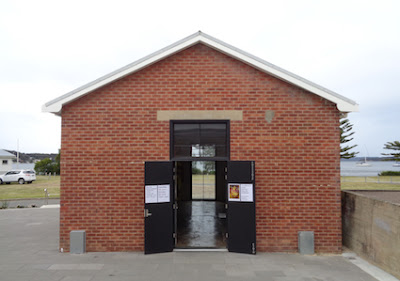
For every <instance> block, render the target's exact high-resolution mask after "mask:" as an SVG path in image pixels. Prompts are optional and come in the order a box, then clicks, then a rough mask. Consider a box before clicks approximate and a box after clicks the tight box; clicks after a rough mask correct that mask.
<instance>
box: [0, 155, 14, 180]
mask: <svg viewBox="0 0 400 281" xmlns="http://www.w3.org/2000/svg"><path fill="white" fill-rule="evenodd" d="M15 158H16V157H15V155H14V154H11V153H10V152H7V151H5V150H4V149H0V175H2V174H4V173H5V172H7V171H9V170H11V169H12V162H13V159H15Z"/></svg>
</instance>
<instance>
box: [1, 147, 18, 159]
mask: <svg viewBox="0 0 400 281" xmlns="http://www.w3.org/2000/svg"><path fill="white" fill-rule="evenodd" d="M0 157H12V158H16V157H15V155H14V154H12V153H10V152H8V151H6V150H5V149H1V148H0Z"/></svg>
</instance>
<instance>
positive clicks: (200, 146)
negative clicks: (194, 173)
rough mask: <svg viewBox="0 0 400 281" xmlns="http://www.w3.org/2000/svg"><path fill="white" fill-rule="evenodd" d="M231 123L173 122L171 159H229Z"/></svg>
mask: <svg viewBox="0 0 400 281" xmlns="http://www.w3.org/2000/svg"><path fill="white" fill-rule="evenodd" d="M228 125H229V123H228V122H227V121H223V122H210V123H208V122H206V121H204V122H193V123H188V122H184V123H181V122H178V121H175V122H174V121H172V122H171V134H172V146H171V158H172V159H174V160H178V159H179V160H183V159H186V160H194V159H225V160H227V159H228V157H229V147H228V134H229V128H228Z"/></svg>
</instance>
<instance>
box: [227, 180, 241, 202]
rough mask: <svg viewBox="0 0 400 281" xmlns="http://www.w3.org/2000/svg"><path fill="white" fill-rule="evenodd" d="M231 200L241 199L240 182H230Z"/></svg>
mask: <svg viewBox="0 0 400 281" xmlns="http://www.w3.org/2000/svg"><path fill="white" fill-rule="evenodd" d="M228 191H229V201H240V184H236V183H230V184H229V190H228Z"/></svg>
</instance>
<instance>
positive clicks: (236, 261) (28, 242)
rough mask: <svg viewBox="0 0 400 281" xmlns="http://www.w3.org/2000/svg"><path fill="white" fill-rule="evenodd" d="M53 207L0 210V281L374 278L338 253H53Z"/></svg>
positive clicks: (56, 216) (55, 240)
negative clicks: (324, 254)
mask: <svg viewBox="0 0 400 281" xmlns="http://www.w3.org/2000/svg"><path fill="white" fill-rule="evenodd" d="M58 224H59V209H57V208H55V209H54V208H53V209H52V208H46V209H39V208H29V209H8V210H0V280H2V281H13V280H18V281H25V280H29V281H35V280H37V281H39V280H40V281H46V280H58V281H69V280H71V281H72V280H73V281H89V280H99V281H101V280H118V281H124V280H130V281H132V280H143V281H144V280H149V281H150V280H162V281H167V280H174V281H175V280H176V281H179V280H190V281H197V280H202V281H203V280H221V281H222V280H224V281H228V280H229V281H235V280H263V281H285V280H294V281H295V280H299V281H300V280H301V281H335V280H338V281H344V280H345V281H353V280H354V281H356V280H357V281H362V280H363V281H376V280H377V279H375V278H373V277H371V276H370V275H368V274H367V273H365V272H364V271H362V270H361V269H360V268H358V267H357V266H355V265H354V264H352V263H351V262H350V261H349V260H348V259H347V258H345V257H342V256H301V255H299V254H264V253H259V254H257V255H254V256H253V255H244V254H234V253H228V252H208V253H207V252H173V253H166V254H155V255H144V254H143V253H87V254H83V255H73V254H69V253H59V252H58Z"/></svg>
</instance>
